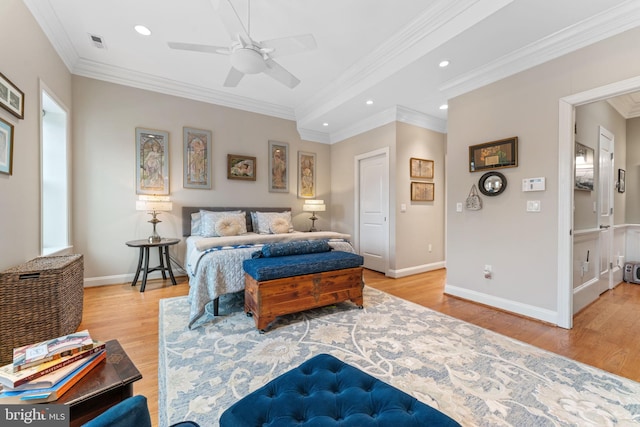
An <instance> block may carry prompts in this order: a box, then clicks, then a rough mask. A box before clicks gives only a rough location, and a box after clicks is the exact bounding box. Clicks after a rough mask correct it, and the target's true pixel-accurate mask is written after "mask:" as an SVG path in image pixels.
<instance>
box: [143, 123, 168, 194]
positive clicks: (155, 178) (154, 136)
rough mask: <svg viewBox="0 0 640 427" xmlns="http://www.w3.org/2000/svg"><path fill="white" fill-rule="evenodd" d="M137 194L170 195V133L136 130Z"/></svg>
mask: <svg viewBox="0 0 640 427" xmlns="http://www.w3.org/2000/svg"><path fill="white" fill-rule="evenodd" d="M136 194H152V195H153V194H156V195H160V196H166V195H168V194H169V132H165V131H161V130H153V129H143V128H136Z"/></svg>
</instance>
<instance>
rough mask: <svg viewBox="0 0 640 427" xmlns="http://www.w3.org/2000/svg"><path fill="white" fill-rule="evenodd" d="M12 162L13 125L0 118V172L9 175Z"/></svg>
mask: <svg viewBox="0 0 640 427" xmlns="http://www.w3.org/2000/svg"><path fill="white" fill-rule="evenodd" d="M12 164H13V125H12V124H11V123H9V122H5V121H4V120H2V119H1V118H0V173H6V174H7V175H11V173H12V171H11V167H12Z"/></svg>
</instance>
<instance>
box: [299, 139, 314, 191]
mask: <svg viewBox="0 0 640 427" xmlns="http://www.w3.org/2000/svg"><path fill="white" fill-rule="evenodd" d="M298 197H301V198H303V199H313V198H314V197H316V154H315V153H305V152H304V151H298Z"/></svg>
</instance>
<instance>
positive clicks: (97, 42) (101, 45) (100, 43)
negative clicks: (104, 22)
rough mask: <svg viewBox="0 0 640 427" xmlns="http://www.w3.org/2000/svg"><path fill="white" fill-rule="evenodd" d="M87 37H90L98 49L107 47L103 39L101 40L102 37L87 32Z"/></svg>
mask: <svg viewBox="0 0 640 427" xmlns="http://www.w3.org/2000/svg"><path fill="white" fill-rule="evenodd" d="M89 37H90V38H91V42H92V43H93V45H94V46H95V47H97V48H98V49H106V48H107V47H106V46H105V45H104V41H103V40H102V37H100V36H96V35H94V34H89Z"/></svg>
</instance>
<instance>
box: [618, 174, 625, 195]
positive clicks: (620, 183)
mask: <svg viewBox="0 0 640 427" xmlns="http://www.w3.org/2000/svg"><path fill="white" fill-rule="evenodd" d="M625 174H626V172H625V170H624V169H618V193H624V190H625V185H626V184H625Z"/></svg>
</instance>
